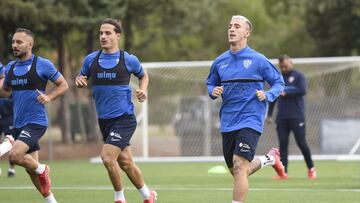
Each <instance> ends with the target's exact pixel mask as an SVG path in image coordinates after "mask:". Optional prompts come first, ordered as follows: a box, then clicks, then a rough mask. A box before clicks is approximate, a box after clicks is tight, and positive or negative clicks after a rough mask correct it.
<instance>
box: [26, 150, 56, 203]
mask: <svg viewBox="0 0 360 203" xmlns="http://www.w3.org/2000/svg"><path fill="white" fill-rule="evenodd" d="M29 155H30V156H32V157H33V158H34V159H35V160H37V161H38V160H39V153H38V151H34V152H32V153H30V154H29ZM25 170H26V172H27V174H28V175H29V177H30V179H31V182H32V183H33V184H34V186H35V187H36V189H37V190H38V191H39V192H40V193H41V184H40V181H39V178H38V174H36V173H35V172H34V171H33V170H30V169H25ZM41 195H42V196H43V197H44V199H45V202H46V203H57V201H56V199H55V197H54V194H53V193H52V192H51V191H50V190H49V192H48V193H47V194H42V193H41Z"/></svg>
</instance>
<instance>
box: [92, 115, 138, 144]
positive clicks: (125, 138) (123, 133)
mask: <svg viewBox="0 0 360 203" xmlns="http://www.w3.org/2000/svg"><path fill="white" fill-rule="evenodd" d="M136 125H137V122H136V118H135V115H122V116H119V117H116V118H111V119H99V126H100V130H101V133H102V136H103V140H104V142H105V143H106V144H111V145H115V146H117V147H119V148H121V149H124V148H125V147H127V146H129V145H130V139H131V137H132V136H133V134H134V132H135V129H136Z"/></svg>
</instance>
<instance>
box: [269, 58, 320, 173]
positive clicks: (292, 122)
mask: <svg viewBox="0 0 360 203" xmlns="http://www.w3.org/2000/svg"><path fill="white" fill-rule="evenodd" d="M278 60H279V67H280V70H281V73H282V75H283V78H284V80H285V89H284V91H283V92H282V93H281V95H280V97H278V98H277V100H276V101H277V103H278V104H277V108H278V113H277V116H276V131H277V135H278V138H279V143H280V154H281V161H282V163H283V164H284V166H285V172H286V174H285V176H277V177H275V178H276V179H287V178H288V175H287V174H288V173H287V172H288V145H289V135H290V132H291V131H292V132H293V133H294V136H295V141H296V143H297V145H298V146H299V148H300V150H301V153H302V154H303V156H304V159H305V162H306V165H307V167H308V178H309V179H315V178H316V171H315V167H314V163H313V161H312V159H311V152H310V148H309V146H308V145H307V143H306V139H305V102H304V96H305V94H306V89H307V83H306V79H305V77H304V75H303V74H302V73H301V72H299V71H298V70H295V69H294V66H293V63H292V61H291V58H290V57H289V56H287V55H282V56H280V57H279V59H278ZM276 101H274V102H272V103H270V106H269V110H268V118H267V121H268V123H270V122H271V121H272V114H273V110H274V106H275V102H276Z"/></svg>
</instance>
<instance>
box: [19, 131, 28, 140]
mask: <svg viewBox="0 0 360 203" xmlns="http://www.w3.org/2000/svg"><path fill="white" fill-rule="evenodd" d="M19 137H25V138H30V137H31V135H30V133H29V132H28V131H25V130H23V131H21V133H20V136H19Z"/></svg>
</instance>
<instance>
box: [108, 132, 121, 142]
mask: <svg viewBox="0 0 360 203" xmlns="http://www.w3.org/2000/svg"><path fill="white" fill-rule="evenodd" d="M110 137H111V141H113V142H116V141H120V140H121V139H122V137H121V136H120V134H119V133H115V132H111V133H110Z"/></svg>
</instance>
